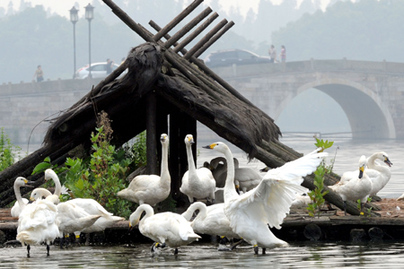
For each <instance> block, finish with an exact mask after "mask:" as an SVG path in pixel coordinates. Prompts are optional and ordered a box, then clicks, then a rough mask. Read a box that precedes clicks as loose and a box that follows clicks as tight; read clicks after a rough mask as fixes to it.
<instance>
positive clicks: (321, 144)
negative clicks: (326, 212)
mask: <svg viewBox="0 0 404 269" xmlns="http://www.w3.org/2000/svg"><path fill="white" fill-rule="evenodd" d="M315 139H316V143H315V144H314V145H315V146H316V147H317V148H322V150H325V149H328V148H330V147H332V145H333V144H334V142H332V141H328V140H326V141H324V140H322V139H318V138H317V137H315ZM333 164H334V162H332V165H331V166H327V165H326V163H325V161H324V160H323V161H322V162H321V163H320V165H319V166H318V167H317V170H316V171H315V172H314V182H313V183H314V185H315V188H314V189H313V190H311V191H310V192H309V193H308V195H309V197H310V200H311V203H309V204H308V206H307V210H308V213H309V215H310V216H311V217H314V216H315V215H316V213H317V216H318V217H320V209H321V207H322V206H323V205H324V203H325V199H324V196H325V195H326V194H327V193H328V191H325V190H324V176H325V174H326V173H331V170H332V166H333ZM330 167H331V169H328V168H330Z"/></svg>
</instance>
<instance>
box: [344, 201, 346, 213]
mask: <svg viewBox="0 0 404 269" xmlns="http://www.w3.org/2000/svg"><path fill="white" fill-rule="evenodd" d="M344 213H345V216H346V201H344Z"/></svg>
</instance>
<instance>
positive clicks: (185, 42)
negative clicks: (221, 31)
mask: <svg viewBox="0 0 404 269" xmlns="http://www.w3.org/2000/svg"><path fill="white" fill-rule="evenodd" d="M217 17H219V15H218V14H217V13H216V12H215V13H213V14H212V15H211V16H209V18H207V19H206V20H205V21H204V22H203V24H201V25H200V26H199V27H198V28H196V29H195V30H194V31H193V32H192V33H191V34H190V35H188V36H187V37H186V38H185V39H184V40H183V41H181V42H180V43H179V44H178V45H176V46H175V47H174V49H173V51H174V52H175V53H178V52H179V51H181V53H182V54H183V55H185V54H186V52H185V53H183V52H182V50H183V49H184V48H185V46H186V45H188V44H189V43H190V42H191V41H192V40H194V39H195V37H196V36H198V35H199V34H200V33H202V31H203V30H205V29H206V28H207V27H208V26H209V25H210V24H211V23H212V22H213V21H214V20H215V19H216V18H217Z"/></svg>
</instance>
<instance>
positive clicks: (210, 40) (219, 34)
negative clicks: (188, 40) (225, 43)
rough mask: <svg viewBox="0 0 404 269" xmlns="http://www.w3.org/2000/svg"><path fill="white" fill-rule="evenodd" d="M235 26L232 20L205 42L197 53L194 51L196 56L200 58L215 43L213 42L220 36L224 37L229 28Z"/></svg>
mask: <svg viewBox="0 0 404 269" xmlns="http://www.w3.org/2000/svg"><path fill="white" fill-rule="evenodd" d="M233 26H234V22H233V21H231V22H229V23H227V24H226V25H225V26H224V27H223V28H222V29H221V30H220V31H218V32H217V33H216V34H214V35H213V36H212V37H211V38H210V39H209V40H208V42H206V43H205V44H203V45H202V46H201V47H200V48H199V49H198V50H197V51H196V52H195V53H194V55H193V56H194V57H196V58H198V57H199V56H200V55H201V54H202V53H204V52H205V51H206V50H207V49H208V48H209V47H210V46H212V45H213V43H215V42H216V41H217V40H218V39H219V38H221V37H222V35H224V34H225V33H226V32H227V31H228V30H230V28H231V27H233Z"/></svg>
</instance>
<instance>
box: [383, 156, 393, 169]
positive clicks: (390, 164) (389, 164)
mask: <svg viewBox="0 0 404 269" xmlns="http://www.w3.org/2000/svg"><path fill="white" fill-rule="evenodd" d="M384 162H385V163H386V164H387V165H388V166H389V167H391V166H392V165H393V163H392V162H390V159H389V158H386V160H384Z"/></svg>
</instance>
